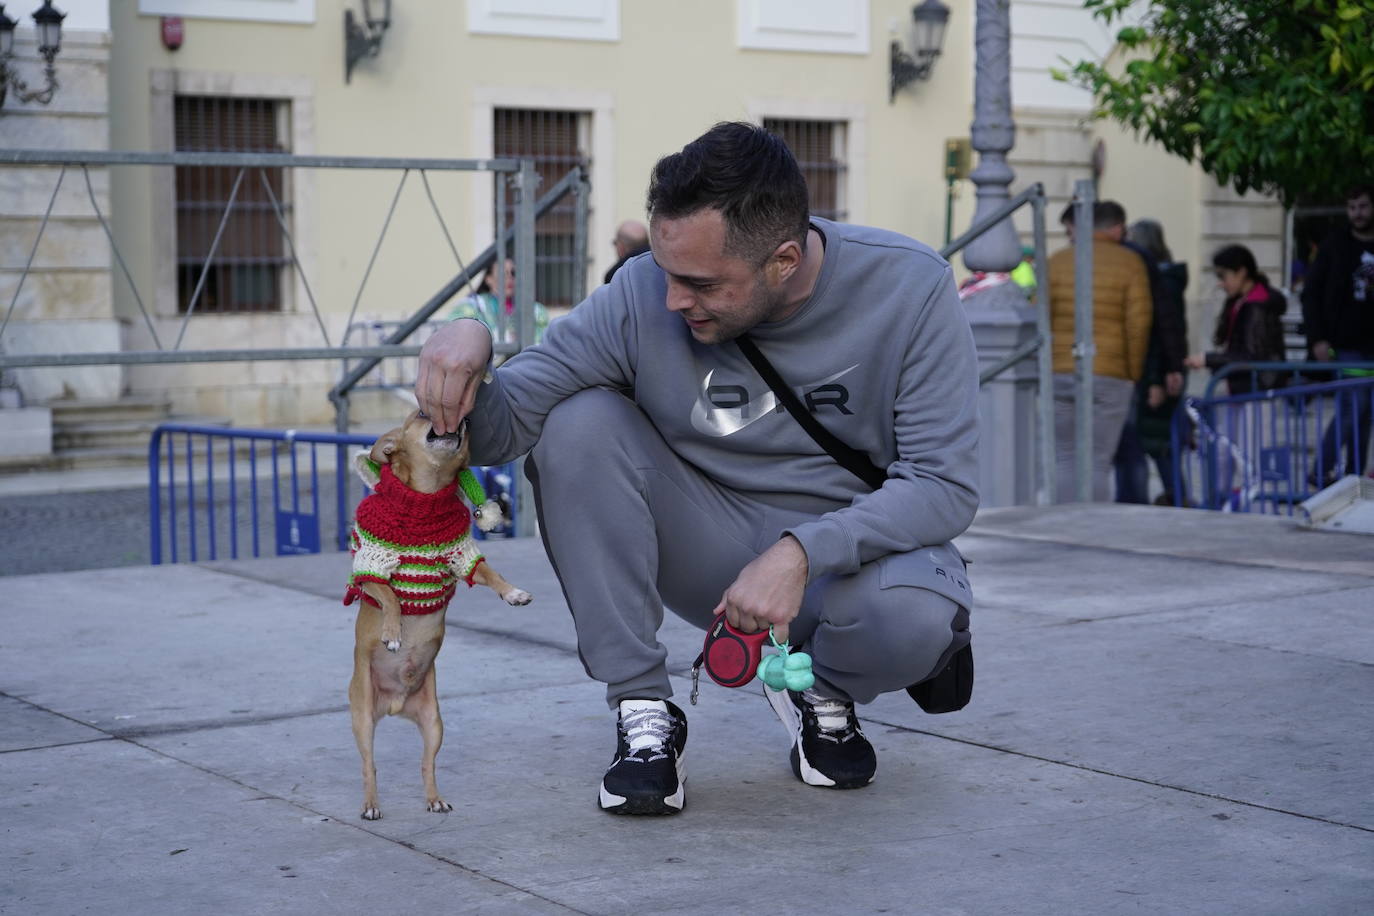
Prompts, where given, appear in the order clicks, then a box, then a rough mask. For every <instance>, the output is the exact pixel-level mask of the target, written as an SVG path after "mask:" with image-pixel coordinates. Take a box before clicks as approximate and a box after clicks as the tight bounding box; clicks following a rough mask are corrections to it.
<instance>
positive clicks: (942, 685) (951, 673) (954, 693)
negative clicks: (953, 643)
mask: <svg viewBox="0 0 1374 916" xmlns="http://www.w3.org/2000/svg"><path fill="white" fill-rule="evenodd" d="M906 692H907V693H909V694H911V698H912V699H913V700H915V701H916V705H918V706H920V707H921V709H922V710H924V711H925V712H928V713H931V714H938V713H942V712H958V711H959V710H961V709H963V708H964V707H965V706H967V705H968V701H969V699H970V698H971V697H972V696H973V646H972V645H966V646H964V647H963V648H962V649H960V650H959V651H958V652H955V653H954V655H953V657H952V658H950V660H949V662H948V663H947V664H946V665H945V666H944V667H943V668H941V669H940V673H939V674H937V675H935V676H934V677H932V678H928V679H927V680H924V681H921V683H919V684H912V685H911V686H910V687H908V688H907V689H906Z"/></svg>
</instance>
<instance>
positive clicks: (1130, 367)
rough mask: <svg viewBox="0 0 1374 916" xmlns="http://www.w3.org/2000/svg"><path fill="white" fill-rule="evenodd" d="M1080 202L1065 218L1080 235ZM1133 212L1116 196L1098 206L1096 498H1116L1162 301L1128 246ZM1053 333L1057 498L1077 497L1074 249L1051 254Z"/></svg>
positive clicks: (1095, 237) (1095, 223)
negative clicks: (1115, 476) (1122, 447)
mask: <svg viewBox="0 0 1374 916" xmlns="http://www.w3.org/2000/svg"><path fill="white" fill-rule="evenodd" d="M1073 218H1074V214H1073V205H1072V204H1070V205H1069V206H1068V208H1066V209H1065V210H1064V214H1063V216H1061V217H1060V221H1061V222H1062V223H1063V224H1064V227H1065V229H1066V231H1068V233H1069V241H1070V242H1072V241H1073V240H1074V232H1073ZM1125 231H1126V211H1125V210H1124V209H1122V207H1121V205H1120V204H1118V203H1116V202H1115V201H1110V200H1103V201H1099V202H1097V203H1096V204H1094V205H1093V238H1092V245H1093V278H1092V284H1093V296H1092V298H1093V344H1094V346H1095V347H1096V350H1097V352H1096V355H1095V356H1094V357H1093V425H1092V498H1093V501H1095V502H1105V501H1107V500H1109V499H1111V484H1110V479H1111V470H1112V456H1113V455H1114V454H1115V452H1116V446H1117V442H1118V441H1119V440H1120V438H1121V427H1122V425H1123V424H1124V423H1125V421H1126V415H1127V413H1128V411H1129V410H1130V407H1131V395H1132V392H1133V390H1134V387H1135V383H1136V381H1138V380H1139V379H1140V376H1141V373H1142V372H1143V371H1144V368H1145V351H1146V349H1147V348H1148V347H1149V343H1150V325H1151V322H1152V321H1153V317H1154V305H1153V303H1152V301H1151V299H1150V279H1149V275H1148V274H1147V273H1146V270H1145V262H1144V261H1142V260H1141V258H1140V256H1139V255H1138V254H1136V253H1135V252H1134V251H1131V250H1130V249H1129V248H1126V247H1125V246H1123V245H1122V244H1121V239H1122V237H1123V235H1124V233H1125ZM1049 272H1050V334H1051V336H1052V338H1053V342H1054V346H1053V352H1054V434H1055V465H1056V479H1057V482H1058V486H1057V499H1058V501H1059V502H1072V501H1073V500H1075V499H1076V498H1077V492H1078V486H1077V474H1076V472H1075V466H1074V427H1075V425H1076V424H1075V422H1074V387H1075V386H1074V377H1073V369H1074V360H1073V343H1074V279H1075V277H1074V249H1073V247H1072V245H1071V246H1070V247H1068V248H1064V249H1062V250H1060V251H1057V252H1055V253H1054V255H1052V256H1051V257H1050V262H1049Z"/></svg>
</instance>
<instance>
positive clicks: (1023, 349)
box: [940, 182, 1055, 503]
mask: <svg viewBox="0 0 1374 916" xmlns="http://www.w3.org/2000/svg"><path fill="white" fill-rule="evenodd" d="M1046 203H1047V201H1046V199H1045V188H1044V185H1042V184H1040V183H1039V182H1036V183H1035V184H1033V185H1031V186H1030V187H1028V188H1026V189H1025V190H1024V191H1022V192H1021V193H1020V194H1017V195H1016V196H1015V197H1013V198H1011V199H1010V200H1008V201H1007V202H1006V203H1005V204H1003V205H1002V206H1001V207H999V208H998V209H996V210H994V211H993V212H992V213H990V214H988V216H987V217H985V218H984V219H982V220H980V221H979V222H977V223H974V224H973V225H972V226H971V227H969V229H968V231H967V232H965V233H964V234H962V235H960V236H959V237H957V238H955V239H953V240H952V241H950V242H949V243H948V244H946V245H945V246H944V247H943V248H941V249H940V257H942V258H944V259H945V260H949V259H950V258H952V257H953V256H954V255H955V254H957V253H959V252H960V251H962V250H963V249H964V248H966V247H968V245H969V244H970V243H971V242H972V241H973V240H974V239H977V238H978V237H980V236H982V235H983V234H984V233H986V232H989V231H991V230H992V229H993V228H994V227H996V226H997V225H998V224H1000V223H1001V222H1002V221H1003V220H1005V219H1007V218H1009V217H1010V216H1011V215H1012V214H1014V213H1015V212H1016V211H1017V210H1019V209H1021V208H1022V207H1024V206H1027V205H1029V206H1030V208H1031V226H1032V232H1033V240H1034V245H1035V290H1036V295H1035V336H1034V337H1032V338H1030V339H1029V340H1027V341H1025V342H1024V343H1022V344H1021V345H1020V346H1019V347H1017V348H1016V349H1015V350H1013V351H1012V352H1011V353H1009V354H1007V356H1006V357H1005V358H1003V359H1002V360H1000V361H998V362H997V363H996V364H994V365H992V366H989V367H988V368H986V369H984V370H982V371H981V372H980V373H979V374H978V385H979V387H982V386H983V385H986V384H987V383H988V382H990V381H992V380H993V379H995V378H997V377H998V376H1000V375H1001V374H1002V373H1003V372H1006V371H1007V370H1008V369H1010V368H1011V367H1012V366H1014V365H1016V364H1017V363H1019V362H1021V360H1023V359H1028V358H1030V357H1032V356H1034V357H1035V359H1036V379H1037V382H1036V415H1037V423H1036V431H1037V432H1036V446H1037V447H1036V453H1037V455H1038V456H1039V459H1040V480H1041V492H1042V494H1043V495H1044V498H1045V500H1046V501H1047V502H1050V503H1052V502H1054V500H1055V458H1054V386H1053V370H1054V366H1053V354H1052V353H1051V351H1050V305H1049V303H1050V286H1049V282H1050V281H1049V257H1048V254H1047V251H1046V233H1045V206H1046Z"/></svg>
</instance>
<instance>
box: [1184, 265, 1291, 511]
mask: <svg viewBox="0 0 1374 916" xmlns="http://www.w3.org/2000/svg"><path fill="white" fill-rule="evenodd" d="M1212 268H1213V270H1214V271H1215V272H1216V275H1217V285H1218V286H1220V287H1221V289H1222V291H1223V292H1224V293H1225V294H1226V301H1225V303H1223V304H1222V307H1221V313H1220V314H1219V315H1217V327H1216V332H1215V333H1214V334H1213V335H1212V342H1213V343H1214V344H1215V345H1216V346H1217V347H1218V349H1215V350H1209V351H1208V352H1206V353H1195V354H1193V355H1192V356H1189V357H1188V358H1186V359H1185V360H1184V361H1183V364H1184V365H1185V366H1187V367H1188V368H1189V369H1202V368H1204V367H1206V368H1208V369H1210V370H1212V371H1213V372H1217V371H1219V370H1221V369H1222V368H1224V367H1226V366H1229V365H1232V364H1234V363H1258V362H1279V361H1281V360H1282V359H1283V325H1282V323H1281V322H1280V318H1281V316H1282V315H1283V313H1284V311H1285V310H1286V309H1287V308H1288V300H1287V299H1285V298H1284V296H1283V293H1280V292H1279V291H1278V290H1276V289H1274V288H1273V287H1271V286H1270V285H1269V278H1268V277H1266V276H1265V275H1264V274H1262V273H1260V272H1259V268H1258V267H1256V266H1255V256H1254V255H1253V254H1251V253H1250V249H1248V248H1246V247H1245V246H1244V245H1227V246H1226V247H1225V248H1223V249H1221V250H1220V251H1218V252H1217V253H1216V254H1214V255H1213V256H1212ZM1278 379H1279V373H1277V372H1247V371H1244V370H1240V371H1237V372H1234V373H1232V374H1230V375H1228V376H1226V384H1227V388H1228V390H1229V392H1230V393H1231V394H1232V395H1239V394H1249V393H1250V392H1252V391H1254V390H1255V389H1256V388H1273V387H1275V385H1277V383H1278ZM1246 407H1247V405H1246V404H1245V403H1244V402H1242V403H1238V404H1229V405H1226V409H1225V410H1224V411H1221V412H1220V414H1219V415H1216V416H1214V418H1213V421H1214V422H1215V424H1216V432H1217V435H1218V438H1217V439H1216V440H1215V441H1214V442H1213V443H1212V448H1213V449H1214V450H1215V451H1214V455H1215V459H1214V460H1215V461H1216V465H1217V478H1216V484H1217V486H1216V489H1215V490H1214V491H1213V492H1212V493H1211V494H1208V495H1205V496H1204V499H1205V500H1206V501H1207V502H1208V504H1209V505H1212V506H1213V507H1215V508H1219V507H1220V506H1221V504H1222V503H1224V502H1225V500H1226V499H1227V498H1229V497H1230V495H1231V493H1232V477H1233V475H1234V471H1235V465H1234V460H1233V445H1234V444H1235V443H1240V442H1244V441H1245V439H1246V438H1247V425H1248V424H1247V420H1248V419H1249V418H1248V416H1247V409H1246Z"/></svg>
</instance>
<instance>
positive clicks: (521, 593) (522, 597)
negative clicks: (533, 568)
mask: <svg viewBox="0 0 1374 916" xmlns="http://www.w3.org/2000/svg"><path fill="white" fill-rule="evenodd" d="M501 597H502V598H503V599H505V602H506V604H509V605H513V606H514V607H520V606H521V605H522V604H529V603H530V602H531V601H533V600H534V596H533V595H531V594H530V593H529V592H527V591H525V590H524V589H523V588H513V589H511V590H510V591H508V592H506V593H505V594H504V595H502V596H501Z"/></svg>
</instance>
